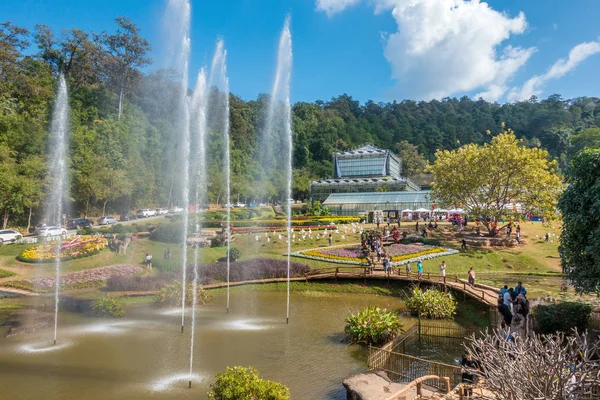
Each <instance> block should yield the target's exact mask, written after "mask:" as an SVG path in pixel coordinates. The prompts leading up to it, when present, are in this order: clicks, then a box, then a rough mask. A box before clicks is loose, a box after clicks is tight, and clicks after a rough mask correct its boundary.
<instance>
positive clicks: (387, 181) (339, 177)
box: [310, 144, 419, 202]
mask: <svg viewBox="0 0 600 400" xmlns="http://www.w3.org/2000/svg"><path fill="white" fill-rule="evenodd" d="M401 173H402V160H401V159H400V158H399V157H398V156H397V155H395V154H394V153H393V152H391V151H390V150H382V149H378V148H377V147H374V146H372V145H370V144H366V145H364V146H362V147H360V148H358V149H356V150H351V151H344V152H340V153H335V154H334V155H333V178H332V179H323V180H319V181H313V182H312V184H311V185H310V196H311V199H312V201H321V202H323V201H325V200H326V199H327V198H328V197H329V195H331V194H334V193H370V192H403V191H417V190H419V186H418V185H416V184H415V183H413V182H412V181H411V180H410V179H408V178H404V177H402V176H401Z"/></svg>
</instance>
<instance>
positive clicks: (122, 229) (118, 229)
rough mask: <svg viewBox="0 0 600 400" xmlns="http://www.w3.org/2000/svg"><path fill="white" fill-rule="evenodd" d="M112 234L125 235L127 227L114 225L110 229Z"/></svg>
mask: <svg viewBox="0 0 600 400" xmlns="http://www.w3.org/2000/svg"><path fill="white" fill-rule="evenodd" d="M112 232H113V233H126V232H128V231H127V227H126V226H125V225H123V224H116V225H114V226H113V227H112Z"/></svg>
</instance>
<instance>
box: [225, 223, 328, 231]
mask: <svg viewBox="0 0 600 400" xmlns="http://www.w3.org/2000/svg"><path fill="white" fill-rule="evenodd" d="M300 229H304V230H306V229H310V230H312V231H322V230H325V229H329V230H331V229H335V225H311V226H302V227H298V226H292V231H293V232H299V231H300ZM286 230H287V227H285V226H264V227H263V226H253V227H247V228H231V232H232V233H261V232H285V231H286Z"/></svg>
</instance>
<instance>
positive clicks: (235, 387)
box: [208, 367, 290, 400]
mask: <svg viewBox="0 0 600 400" xmlns="http://www.w3.org/2000/svg"><path fill="white" fill-rule="evenodd" d="M215 377H216V380H215V383H213V384H211V385H210V387H211V389H212V390H211V391H210V392H209V393H208V397H209V398H210V399H215V400H288V399H289V398H290V390H289V389H288V388H287V387H286V386H284V385H283V384H281V383H278V382H273V381H268V380H265V379H262V378H261V377H260V375H259V372H258V371H257V370H256V369H255V368H253V367H248V368H244V367H227V369H226V371H225V372H224V373H222V374H221V373H218V374H216V375H215Z"/></svg>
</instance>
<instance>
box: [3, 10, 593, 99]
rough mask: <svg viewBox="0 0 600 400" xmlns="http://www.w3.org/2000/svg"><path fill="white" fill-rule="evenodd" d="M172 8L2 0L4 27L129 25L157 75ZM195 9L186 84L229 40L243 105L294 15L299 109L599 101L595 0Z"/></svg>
mask: <svg viewBox="0 0 600 400" xmlns="http://www.w3.org/2000/svg"><path fill="white" fill-rule="evenodd" d="M169 1H171V2H175V3H176V2H184V1H186V0H2V1H0V20H3V21H4V20H8V21H10V22H12V23H14V24H16V25H19V26H24V27H27V28H29V29H31V30H33V29H34V27H35V25H36V24H46V25H49V26H51V27H52V28H53V29H54V30H55V32H57V33H59V32H60V30H61V29H65V28H66V29H70V28H80V29H83V30H86V31H94V32H99V31H102V30H107V31H112V30H114V29H115V24H114V18H115V17H116V16H120V15H121V16H123V15H125V16H128V17H130V18H131V19H132V20H133V21H134V22H135V23H136V24H137V25H138V26H139V27H140V29H141V34H142V35H143V36H144V37H145V38H147V39H148V40H149V42H150V43H151V44H152V46H153V50H152V54H151V57H152V58H153V61H154V62H153V64H152V65H151V66H150V67H148V68H147V70H148V71H151V70H155V69H158V68H161V67H165V66H169V63H170V62H171V61H172V60H171V59H172V56H171V53H172V52H169V50H168V49H169V43H168V42H169V40H168V39H167V38H168V37H169V35H168V34H167V32H166V31H167V29H166V28H165V22H164V21H165V17H164V15H165V13H166V9H167V7H168V3H169ZM189 1H190V2H191V37H190V40H191V60H190V72H189V74H190V77H195V76H196V75H197V71H198V70H199V69H200V68H201V67H203V66H206V65H208V64H210V61H211V59H212V53H213V51H214V47H215V44H216V41H217V39H219V38H222V39H223V40H224V42H225V47H226V49H227V54H228V74H229V83H230V88H231V91H232V92H233V93H234V94H236V95H238V96H240V97H242V98H243V99H246V100H250V99H255V98H256V97H257V96H258V95H259V94H260V93H268V92H269V91H270V88H271V86H272V84H273V82H272V81H273V75H274V73H275V68H276V65H275V63H276V60H277V54H276V53H277V46H278V41H279V35H280V32H281V29H282V27H283V24H284V20H285V18H286V16H287V15H288V14H289V15H290V16H291V31H292V41H293V57H294V59H293V71H292V83H291V97H292V101H293V102H296V101H315V100H324V101H326V100H329V99H331V98H332V97H336V96H338V95H340V94H343V93H347V94H348V95H350V96H352V97H353V98H354V99H356V100H359V101H360V102H361V103H364V102H366V101H368V100H373V101H375V102H381V101H383V102H388V101H394V100H396V101H402V100H404V99H413V100H430V99H432V98H438V99H439V98H443V97H461V96H464V95H466V96H469V97H472V98H479V97H482V98H484V99H485V100H488V101H498V102H500V103H504V102H510V101H517V100H524V99H528V98H530V97H531V96H532V95H535V96H538V98H545V97H547V96H549V95H551V94H554V93H559V94H561V95H562V96H563V98H574V97H579V96H599V95H600V79H598V71H599V70H600V24H598V23H597V16H598V15H600V1H598V0H573V1H570V2H567V1H559V0H527V1H522V0H489V1H488V2H483V1H476V0H472V1H465V0H287V1H284V0H220V1H211V0H189ZM31 52H35V48H32V49H31ZM193 83H194V82H193V78H192V82H190V85H193Z"/></svg>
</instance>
